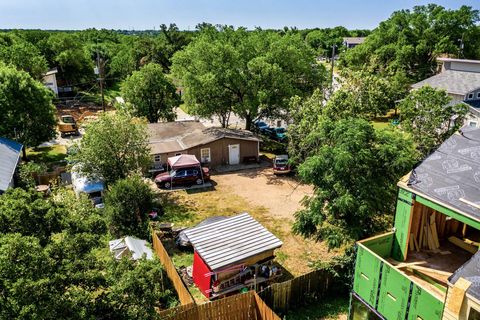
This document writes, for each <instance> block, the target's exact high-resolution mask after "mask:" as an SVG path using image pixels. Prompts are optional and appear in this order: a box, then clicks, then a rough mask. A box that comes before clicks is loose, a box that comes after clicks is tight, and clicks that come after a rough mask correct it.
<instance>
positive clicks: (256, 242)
mask: <svg viewBox="0 0 480 320" xmlns="http://www.w3.org/2000/svg"><path fill="white" fill-rule="evenodd" d="M185 234H186V236H187V237H188V239H189V240H190V242H191V244H192V246H193V248H194V257H193V281H194V283H195V285H196V286H197V287H198V288H199V289H200V291H201V292H202V293H203V294H204V295H205V296H206V297H207V298H210V299H213V298H218V297H221V296H225V295H228V294H233V293H235V292H238V291H239V290H242V289H244V290H245V289H246V290H248V289H256V288H259V287H260V286H262V285H265V284H267V283H269V282H271V281H272V280H274V279H275V278H276V277H278V276H279V275H280V274H281V269H280V268H279V267H278V266H276V265H275V264H274V263H273V261H272V260H273V259H274V257H275V255H274V250H275V249H277V248H280V247H281V246H282V241H280V240H279V239H278V238H277V237H275V236H274V235H273V234H272V233H271V232H270V231H268V230H267V229H266V228H265V227H263V226H262V225H261V224H260V223H258V222H257V221H256V220H255V219H253V218H252V217H251V216H250V215H249V214H248V213H242V214H239V215H236V216H233V217H229V218H225V219H222V220H220V221H217V222H214V223H210V224H207V225H202V226H198V227H195V228H192V229H188V230H186V231H185Z"/></svg>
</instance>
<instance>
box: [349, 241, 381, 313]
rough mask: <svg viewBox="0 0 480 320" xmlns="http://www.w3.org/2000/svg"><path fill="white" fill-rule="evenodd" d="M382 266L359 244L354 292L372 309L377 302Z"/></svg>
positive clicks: (378, 260)
mask: <svg viewBox="0 0 480 320" xmlns="http://www.w3.org/2000/svg"><path fill="white" fill-rule="evenodd" d="M380 264H381V261H380V259H378V258H377V257H376V256H375V255H374V254H372V253H371V252H369V251H368V250H367V249H365V247H363V246H362V245H361V244H358V246H357V259H356V262H355V279H354V282H353V290H354V291H355V292H356V293H357V294H358V295H359V296H360V297H362V299H363V300H365V301H366V302H367V303H368V304H369V305H371V306H372V307H375V302H376V300H377V291H378V278H379V276H380Z"/></svg>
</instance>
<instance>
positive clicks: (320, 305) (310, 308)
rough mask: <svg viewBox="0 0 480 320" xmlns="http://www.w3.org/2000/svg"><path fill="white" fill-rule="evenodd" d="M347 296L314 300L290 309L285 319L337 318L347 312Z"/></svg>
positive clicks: (319, 319) (318, 319)
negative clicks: (303, 305)
mask: <svg viewBox="0 0 480 320" xmlns="http://www.w3.org/2000/svg"><path fill="white" fill-rule="evenodd" d="M348 305H349V297H348V296H341V297H332V298H328V299H324V300H321V301H314V302H311V303H309V304H308V305H307V306H305V307H301V308H296V309H294V310H290V311H289V312H288V313H287V314H286V315H285V318H284V319H285V320H323V319H339V317H340V316H341V315H345V314H347V313H348Z"/></svg>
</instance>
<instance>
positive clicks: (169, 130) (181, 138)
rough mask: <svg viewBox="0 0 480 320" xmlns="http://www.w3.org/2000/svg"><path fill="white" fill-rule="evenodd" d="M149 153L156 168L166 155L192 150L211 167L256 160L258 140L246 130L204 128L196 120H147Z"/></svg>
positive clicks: (176, 154) (204, 163) (162, 162)
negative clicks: (156, 121) (149, 121)
mask: <svg viewBox="0 0 480 320" xmlns="http://www.w3.org/2000/svg"><path fill="white" fill-rule="evenodd" d="M148 134H149V146H150V154H151V155H152V157H153V160H154V165H155V167H156V168H158V167H161V166H164V165H165V164H166V163H167V160H168V158H169V157H174V156H178V155H180V154H192V155H195V156H196V157H197V159H199V160H200V162H201V163H202V164H203V165H209V166H210V167H215V166H219V165H227V164H230V165H234V164H239V163H241V162H250V161H258V159H259V150H260V142H261V140H260V139H259V138H258V137H257V136H255V135H254V134H253V133H252V132H250V131H247V130H233V129H226V128H207V127H205V126H204V125H203V124H202V123H200V122H197V121H175V122H163V123H150V124H148Z"/></svg>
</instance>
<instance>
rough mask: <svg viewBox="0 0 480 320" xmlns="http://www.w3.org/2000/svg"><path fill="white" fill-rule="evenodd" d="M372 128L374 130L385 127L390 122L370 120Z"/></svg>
mask: <svg viewBox="0 0 480 320" xmlns="http://www.w3.org/2000/svg"><path fill="white" fill-rule="evenodd" d="M372 125H373V128H375V130H381V129H385V128H387V127H388V126H389V125H390V123H389V122H382V121H372Z"/></svg>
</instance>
